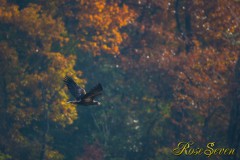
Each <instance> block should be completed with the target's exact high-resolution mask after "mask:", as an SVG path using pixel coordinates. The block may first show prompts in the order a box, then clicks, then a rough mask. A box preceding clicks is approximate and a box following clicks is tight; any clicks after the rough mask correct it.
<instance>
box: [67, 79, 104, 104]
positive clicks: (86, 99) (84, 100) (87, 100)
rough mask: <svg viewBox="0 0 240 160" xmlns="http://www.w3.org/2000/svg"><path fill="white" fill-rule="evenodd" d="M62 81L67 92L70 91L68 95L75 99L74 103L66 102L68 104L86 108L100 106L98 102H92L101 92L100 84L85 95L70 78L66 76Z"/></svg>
mask: <svg viewBox="0 0 240 160" xmlns="http://www.w3.org/2000/svg"><path fill="white" fill-rule="evenodd" d="M63 81H64V83H65V84H66V86H67V87H68V90H69V91H70V93H71V94H72V95H73V96H74V98H75V100H74V101H68V103H73V104H79V105H86V106H87V105H100V104H101V103H100V102H98V101H95V100H94V98H95V97H96V96H98V95H100V94H101V92H102V90H103V88H102V85H101V84H100V83H99V84H97V85H96V86H95V87H94V88H92V89H91V90H90V91H89V92H87V93H86V91H85V90H84V89H83V88H81V87H79V86H78V85H77V84H76V83H75V82H74V80H73V79H72V78H71V77H69V76H66V77H65V78H64V80H63Z"/></svg>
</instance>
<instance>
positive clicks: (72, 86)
mask: <svg viewBox="0 0 240 160" xmlns="http://www.w3.org/2000/svg"><path fill="white" fill-rule="evenodd" d="M63 81H64V83H65V84H66V85H67V87H68V90H69V91H70V93H71V94H72V95H73V96H74V97H75V98H76V99H77V100H79V99H81V97H82V96H84V95H85V94H86V91H85V90H84V89H83V88H81V87H79V86H78V85H77V84H76V83H75V82H74V80H73V79H72V78H71V77H68V76H66V77H65V78H64V79H63Z"/></svg>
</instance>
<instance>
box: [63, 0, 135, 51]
mask: <svg viewBox="0 0 240 160" xmlns="http://www.w3.org/2000/svg"><path fill="white" fill-rule="evenodd" d="M74 7H75V8H74V11H73V9H72V10H68V12H67V13H66V14H67V16H68V17H69V18H70V19H74V21H75V22H77V26H76V28H75V31H74V34H75V36H76V39H77V41H78V47H79V48H80V49H83V50H85V51H87V52H91V53H93V54H94V55H99V54H101V53H108V54H119V53H120V50H119V45H120V44H121V43H122V42H123V40H124V39H125V38H126V33H123V32H121V31H120V29H121V28H122V27H124V26H126V25H128V24H130V23H131V22H133V20H134V18H135V17H136V14H135V12H134V11H133V10H131V9H129V7H128V6H126V5H123V6H122V7H119V6H118V4H117V3H111V4H108V3H107V2H106V0H100V1H99V0H97V1H96V0H90V1H89V0H81V1H79V2H78V3H77V5H76V6H74ZM69 25H71V24H69ZM70 32H72V31H70Z"/></svg>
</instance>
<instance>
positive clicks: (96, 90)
mask: <svg viewBox="0 0 240 160" xmlns="http://www.w3.org/2000/svg"><path fill="white" fill-rule="evenodd" d="M102 90H103V88H102V85H101V84H100V83H98V84H97V85H96V86H95V87H94V88H92V89H91V90H90V91H89V92H87V94H85V95H84V96H83V97H82V99H94V98H95V97H96V96H98V95H100V94H101V92H102Z"/></svg>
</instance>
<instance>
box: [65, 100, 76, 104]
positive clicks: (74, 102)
mask: <svg viewBox="0 0 240 160" xmlns="http://www.w3.org/2000/svg"><path fill="white" fill-rule="evenodd" d="M67 103H71V104H78V103H79V101H68V102H67Z"/></svg>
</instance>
